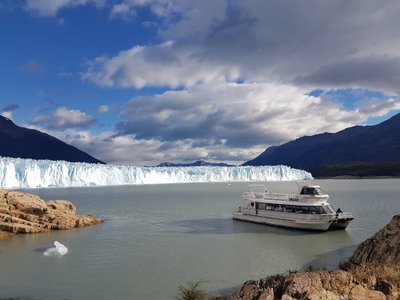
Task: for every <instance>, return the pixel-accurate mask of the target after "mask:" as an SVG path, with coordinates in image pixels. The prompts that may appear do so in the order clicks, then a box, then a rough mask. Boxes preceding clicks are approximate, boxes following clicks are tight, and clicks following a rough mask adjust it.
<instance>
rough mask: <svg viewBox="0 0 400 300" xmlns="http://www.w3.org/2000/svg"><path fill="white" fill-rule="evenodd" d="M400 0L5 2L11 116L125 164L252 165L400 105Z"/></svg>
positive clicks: (6, 93) (1, 102) (3, 77)
mask: <svg viewBox="0 0 400 300" xmlns="http://www.w3.org/2000/svg"><path fill="white" fill-rule="evenodd" d="M399 13H400V4H397V3H394V2H393V1H379V2H377V1H372V0H371V1H368V0H367V1H361V0H359V1H351V2H348V1H344V0H339V1H331V2H321V1H318V0H313V1H296V2H293V1H286V0H284V1H272V0H271V1H269V0H267V1H265V0H254V1H239V0H213V1H211V0H204V1H195V0H188V1H177V0H169V1H167V0H114V1H106V0H26V1H23V0H20V1H11V0H10V1H1V2H0V43H1V47H0V62H1V68H0V82H1V89H0V113H1V114H2V115H4V116H7V117H9V118H11V119H13V120H14V121H15V122H16V123H17V124H18V125H21V126H28V127H31V128H35V129H38V130H41V131H44V132H47V133H49V134H51V135H54V136H56V137H58V138H60V139H62V140H64V141H65V142H67V143H70V144H72V145H75V146H77V147H78V148H80V149H82V150H84V151H86V152H88V153H90V154H91V155H93V156H95V157H97V158H99V159H101V160H103V161H106V162H109V163H115V164H133V165H155V164H158V163H160V162H164V161H173V162H188V161H194V160H198V159H204V160H209V161H225V162H230V163H237V164H239V163H242V162H244V161H247V160H249V159H252V158H254V157H255V156H257V155H258V154H260V153H261V152H262V151H263V150H265V148H267V147H268V146H270V145H277V144H281V143H284V142H286V141H289V140H291V139H294V138H298V137H300V136H303V135H312V134H316V133H320V132H326V131H327V132H336V131H338V130H341V129H344V128H346V127H349V126H353V125H357V124H361V125H371V124H376V123H379V122H381V121H383V120H386V119H387V118H389V117H391V116H393V115H394V114H396V113H398V112H399V109H400V100H399V96H398V95H399V93H400V84H399V83H400V57H399V54H398V53H400V51H399V50H400V40H399V39H396V37H397V35H398V27H399V25H400V24H399V21H398V15H399Z"/></svg>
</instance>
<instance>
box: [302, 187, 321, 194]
mask: <svg viewBox="0 0 400 300" xmlns="http://www.w3.org/2000/svg"><path fill="white" fill-rule="evenodd" d="M300 194H301V195H318V191H317V190H316V189H315V188H313V187H303V188H302V190H301V192H300Z"/></svg>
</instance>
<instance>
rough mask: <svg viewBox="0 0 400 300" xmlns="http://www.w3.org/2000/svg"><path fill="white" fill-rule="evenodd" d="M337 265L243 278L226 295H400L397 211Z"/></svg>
mask: <svg viewBox="0 0 400 300" xmlns="http://www.w3.org/2000/svg"><path fill="white" fill-rule="evenodd" d="M339 267H340V269H338V270H333V271H326V270H324V271H316V272H304V273H293V274H289V275H286V276H284V275H275V276H270V277H267V278H265V279H260V280H251V281H247V282H245V283H244V284H243V285H242V287H241V288H240V289H239V290H237V291H236V292H235V293H233V294H232V295H231V296H229V297H228V298H227V299H228V300H273V299H285V300H292V299H304V300H306V299H307V300H314V299H315V300H316V299H324V300H335V299H338V300H339V299H342V300H343V299H393V300H394V299H400V215H396V216H394V217H393V218H392V220H391V221H390V223H389V224H387V225H386V226H385V227H384V228H382V229H381V230H380V231H378V232H377V233H376V234H375V235H374V236H372V237H371V238H370V239H368V240H366V241H364V242H363V243H361V244H360V245H359V247H358V248H357V249H356V251H355V252H354V254H353V255H352V256H351V257H350V258H349V259H348V260H347V261H342V262H340V265H339Z"/></svg>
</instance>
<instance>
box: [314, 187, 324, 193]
mask: <svg viewBox="0 0 400 300" xmlns="http://www.w3.org/2000/svg"><path fill="white" fill-rule="evenodd" d="M315 191H316V192H317V194H316V195H324V194H325V193H324V192H323V191H322V190H321V189H320V188H315Z"/></svg>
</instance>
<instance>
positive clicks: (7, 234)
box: [0, 230, 15, 241]
mask: <svg viewBox="0 0 400 300" xmlns="http://www.w3.org/2000/svg"><path fill="white" fill-rule="evenodd" d="M14 234H15V233H12V232H7V231H2V230H0V241H1V240H7V239H9V238H11V237H12V236H13V235H14Z"/></svg>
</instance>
